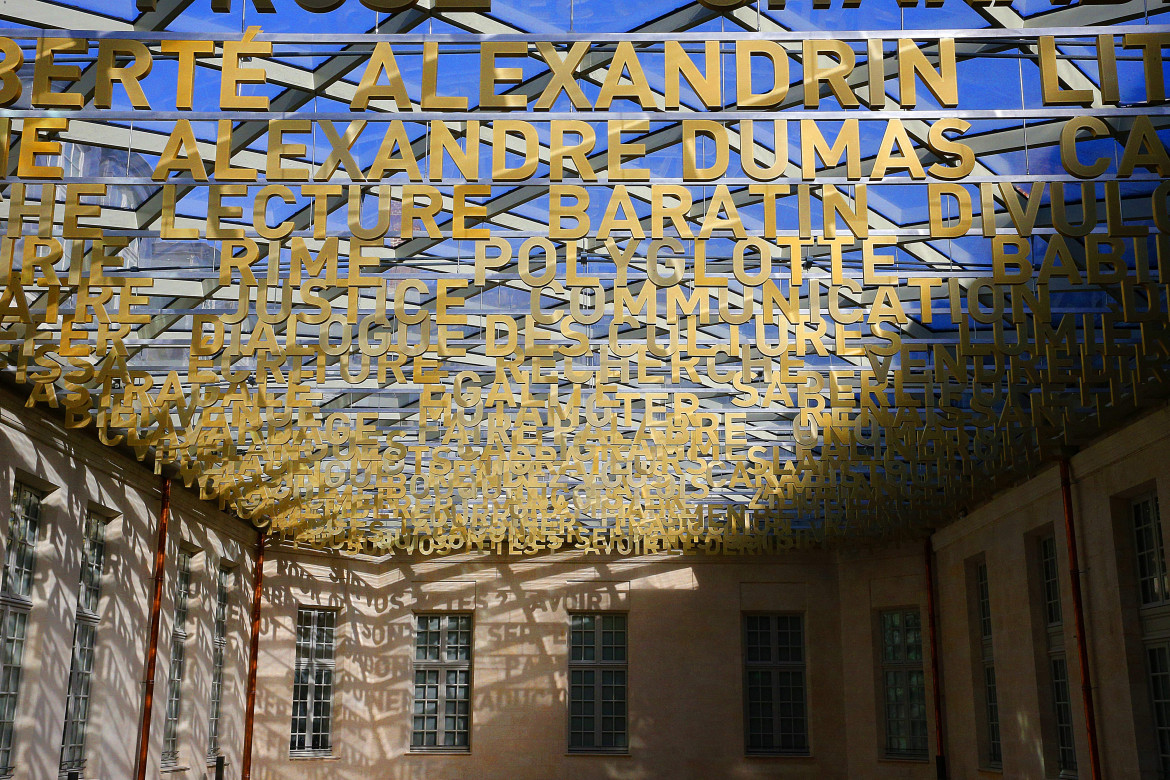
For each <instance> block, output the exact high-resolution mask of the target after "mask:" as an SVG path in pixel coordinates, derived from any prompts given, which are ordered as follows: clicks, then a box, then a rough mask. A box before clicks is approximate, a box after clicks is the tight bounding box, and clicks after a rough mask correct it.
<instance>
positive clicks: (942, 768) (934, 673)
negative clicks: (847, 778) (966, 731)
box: [925, 536, 948, 780]
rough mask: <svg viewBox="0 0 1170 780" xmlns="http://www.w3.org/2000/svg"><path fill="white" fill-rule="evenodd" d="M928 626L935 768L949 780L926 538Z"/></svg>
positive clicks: (941, 778)
mask: <svg viewBox="0 0 1170 780" xmlns="http://www.w3.org/2000/svg"><path fill="white" fill-rule="evenodd" d="M925 552H926V624H927V630H928V631H929V632H930V682H931V690H932V693H933V700H934V701H933V703H934V766H935V771H936V776H937V777H938V780H947V776H948V775H947V755H946V747H945V745H944V743H943V716H942V680H941V679H940V675H939V670H938V626H937V624H936V623H935V619H934V613H935V606H934V544H933V542H932V541H931V538H930V537H929V536H928V537H926V544H925Z"/></svg>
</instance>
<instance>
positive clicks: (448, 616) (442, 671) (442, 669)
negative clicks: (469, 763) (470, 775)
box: [409, 611, 475, 754]
mask: <svg viewBox="0 0 1170 780" xmlns="http://www.w3.org/2000/svg"><path fill="white" fill-rule="evenodd" d="M436 618H437V619H438V620H439V626H438V628H437V629H436V630H437V632H438V634H439V643H438V657H437V658H434V659H428V658H419V650H420V649H421V647H420V645H419V638H420V632H423V631H425V632H427V633H429V632H430V631H431V629H429V628H426V629H424V628H422V626H421V621H422V620H430V619H436ZM464 618H465V619H466V620H467V628H466V629H463V628H462V627H459V626H456V627H454V628H452V627H451V625H450V623H449V621H452V620H460V619H464ZM413 624H414V643H413V650H414V652H413V653H412V656H411V659H412V663H411V674H410V680H411V693H410V744H409V752H411V753H460V754H462V753H470V752H471V732H472V708H471V704H472V701H473V696H474V690H475V689H474V681H475V680H474V678H475V674H474V668H475V667H474V656H475V614H474V613H473V612H470V611H458V612H432V611H428V612H416V613H414V614H413ZM452 631H455V632H457V633H462V632H464V631H466V633H467V645H466V646H467V657H466V658H447V657H446V656H447V651H448V649H449V647H450V642H449V641H448V640H449V633H450V632H452ZM457 646H458V645H457ZM420 672H422V673H429V672H433V673H436V678H437V681H436V683H435V685H436V698H435V699H434V700H433V701H434V702H435V712H434V717H435V731H434V733H435V744H433V745H428V744H425V740H426V737H425V736H424V737H423V744H416V740H417V737H418V735H419V734H423V735H425V734H429V733H430V731H429V730H428V729H423V730H422V731H419V730H418V729H416V719H417V718H419V717H426V716H427V714H428V713H418V712H416V709H417V705H418V702H419V699H418V696H417V693H418V686H419V681H418V676H419V673H420ZM451 672H453V673H455V674H459V673H465V674H466V680H467V683H466V686H465V687H466V689H467V697H466V700H464V703H465V704H466V712H465V713H460V712H458V704H459V702H460V701H461V699H459V698H458V697H455V698H449V697H448V696H447V689H448V687H449V685H450V684H449V683H448V682H447V676H448V673H451ZM423 685H424V686H428V685H430V683H429V682H424V683H423ZM455 685H456V686H458V683H456V684H455ZM423 701H432V699H430V698H426V699H423ZM450 702H454V703H455V704H456V710H457V711H456V712H455V713H453V714H449V713H448V712H447V711H446V710H447V704H448V703H450ZM461 716H463V717H466V721H467V730H466V734H467V739H466V742H465V743H464V744H458V743H454V744H446V736H447V735H448V734H456V735H458V734H460V733H461V731H460V730H458V729H454V730H451V729H447V728H445V727H444V726H443V725H442V724H443V722H444V719H446V718H448V717H453V718H459V717H461Z"/></svg>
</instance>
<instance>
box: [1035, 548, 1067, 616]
mask: <svg viewBox="0 0 1170 780" xmlns="http://www.w3.org/2000/svg"><path fill="white" fill-rule="evenodd" d="M1039 548H1040V549H1039V552H1040V582H1041V584H1042V585H1043V589H1044V616H1045V617H1046V618H1047V619H1048V625H1050V626H1055V625H1059V624H1060V623H1061V622H1062V620H1063V616H1062V615H1061V612H1060V573H1059V569H1057V566H1056V537H1055V536H1045V537H1044V538H1042V539H1041V540H1040V545H1039Z"/></svg>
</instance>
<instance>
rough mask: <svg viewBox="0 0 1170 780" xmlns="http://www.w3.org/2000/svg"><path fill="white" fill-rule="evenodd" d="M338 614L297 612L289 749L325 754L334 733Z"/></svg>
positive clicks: (310, 610)
mask: <svg viewBox="0 0 1170 780" xmlns="http://www.w3.org/2000/svg"><path fill="white" fill-rule="evenodd" d="M336 620H337V614H336V612H335V611H334V610H331V609H320V608H312V607H301V608H300V609H298V610H297V657H296V669H295V673H294V676H293V702H292V704H293V708H292V731H291V736H290V738H289V749H290V750H292V751H312V752H314V753H319V754H326V753H328V752H329V751H330V749H331V748H332V733H333V721H332V719H333V643H334V626H335V623H336Z"/></svg>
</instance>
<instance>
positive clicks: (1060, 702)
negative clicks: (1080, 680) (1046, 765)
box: [1051, 657, 1077, 771]
mask: <svg viewBox="0 0 1170 780" xmlns="http://www.w3.org/2000/svg"><path fill="white" fill-rule="evenodd" d="M1051 666H1052V703H1053V706H1054V708H1055V710H1056V746H1057V754H1058V755H1057V763H1058V765H1059V766H1060V769H1061V771H1074V770H1075V769H1076V768H1077V750H1076V743H1075V741H1074V738H1073V722H1072V701H1071V699H1070V697H1069V690H1068V665H1067V664H1066V663H1065V660H1064V658H1062V657H1056V658H1053V659H1052V664H1051Z"/></svg>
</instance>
